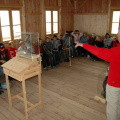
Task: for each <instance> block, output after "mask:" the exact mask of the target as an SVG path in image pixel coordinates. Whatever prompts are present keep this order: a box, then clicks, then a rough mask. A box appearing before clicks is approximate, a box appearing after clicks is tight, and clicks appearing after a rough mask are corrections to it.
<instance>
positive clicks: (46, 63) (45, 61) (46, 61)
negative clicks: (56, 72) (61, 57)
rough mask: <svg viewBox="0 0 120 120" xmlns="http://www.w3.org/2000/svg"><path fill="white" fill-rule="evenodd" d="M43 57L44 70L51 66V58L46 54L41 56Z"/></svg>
mask: <svg viewBox="0 0 120 120" xmlns="http://www.w3.org/2000/svg"><path fill="white" fill-rule="evenodd" d="M41 56H42V63H43V68H45V67H47V66H50V62H49V58H48V56H47V55H46V53H43V55H41Z"/></svg>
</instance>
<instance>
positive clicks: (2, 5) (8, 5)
mask: <svg viewBox="0 0 120 120" xmlns="http://www.w3.org/2000/svg"><path fill="white" fill-rule="evenodd" d="M0 7H13V8H16V7H17V8H21V7H23V5H22V4H0Z"/></svg>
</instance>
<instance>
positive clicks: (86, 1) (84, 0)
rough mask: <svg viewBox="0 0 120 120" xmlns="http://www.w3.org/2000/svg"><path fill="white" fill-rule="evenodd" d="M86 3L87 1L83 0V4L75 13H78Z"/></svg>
mask: <svg viewBox="0 0 120 120" xmlns="http://www.w3.org/2000/svg"><path fill="white" fill-rule="evenodd" d="M86 2H87V0H84V1H83V3H82V4H81V6H79V9H78V10H77V12H79V10H80V9H81V8H82V7H83V6H84V4H85V3H86Z"/></svg>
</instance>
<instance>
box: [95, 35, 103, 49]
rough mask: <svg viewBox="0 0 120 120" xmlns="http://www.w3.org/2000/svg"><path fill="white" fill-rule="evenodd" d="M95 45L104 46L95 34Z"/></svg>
mask: <svg viewBox="0 0 120 120" xmlns="http://www.w3.org/2000/svg"><path fill="white" fill-rule="evenodd" d="M95 46H97V47H99V48H102V47H103V46H104V44H103V41H102V39H101V37H100V36H96V39H95Z"/></svg>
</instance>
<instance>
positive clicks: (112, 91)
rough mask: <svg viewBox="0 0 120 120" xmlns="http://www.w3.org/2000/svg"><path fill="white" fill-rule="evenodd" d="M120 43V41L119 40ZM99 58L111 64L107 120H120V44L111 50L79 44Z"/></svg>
mask: <svg viewBox="0 0 120 120" xmlns="http://www.w3.org/2000/svg"><path fill="white" fill-rule="evenodd" d="M119 41H120V39H119ZM78 46H80V47H83V48H84V49H86V50H88V51H89V52H91V53H92V54H94V55H96V56H97V57H99V58H101V59H103V60H105V61H108V62H110V70H109V74H108V80H107V86H106V100H107V119H108V120H120V44H118V47H114V48H111V49H108V48H98V47H95V46H92V45H88V44H85V43H84V44H83V43H77V44H76V47H78Z"/></svg>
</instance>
